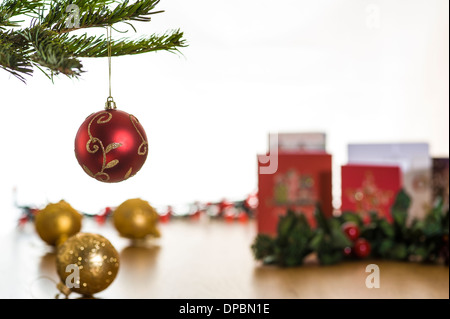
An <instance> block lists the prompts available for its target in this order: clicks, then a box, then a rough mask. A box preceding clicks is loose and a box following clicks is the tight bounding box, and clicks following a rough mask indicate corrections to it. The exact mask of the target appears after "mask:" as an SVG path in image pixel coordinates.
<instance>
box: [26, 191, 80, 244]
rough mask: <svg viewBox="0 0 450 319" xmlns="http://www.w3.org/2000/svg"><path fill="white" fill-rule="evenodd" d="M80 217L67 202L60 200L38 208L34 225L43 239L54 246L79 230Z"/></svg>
mask: <svg viewBox="0 0 450 319" xmlns="http://www.w3.org/2000/svg"><path fill="white" fill-rule="evenodd" d="M82 217H83V216H82V215H81V214H80V213H78V212H77V211H76V210H75V209H74V208H73V207H72V206H70V204H69V203H67V202H65V201H64V200H61V201H60V202H58V203H50V204H48V205H47V206H46V207H45V208H44V209H42V210H40V211H39V212H38V213H37V214H36V216H35V219H34V225H35V228H36V231H37V233H38V235H39V237H41V238H42V240H43V241H45V242H46V243H47V244H49V245H53V246H56V245H58V244H60V243H62V242H64V241H65V240H66V239H67V238H69V237H70V236H72V235H75V234H76V233H78V232H79V231H80V229H81V219H82Z"/></svg>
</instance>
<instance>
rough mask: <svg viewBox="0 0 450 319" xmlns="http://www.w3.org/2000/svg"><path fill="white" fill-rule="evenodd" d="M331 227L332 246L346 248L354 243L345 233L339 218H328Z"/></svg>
mask: <svg viewBox="0 0 450 319" xmlns="http://www.w3.org/2000/svg"><path fill="white" fill-rule="evenodd" d="M328 222H329V223H328V224H329V228H330V230H331V246H332V247H334V248H338V249H344V248H345V247H349V246H351V245H352V242H351V241H350V239H348V238H347V236H346V235H345V234H344V232H343V231H342V228H341V224H340V223H339V221H338V220H337V219H334V218H332V219H329V220H328Z"/></svg>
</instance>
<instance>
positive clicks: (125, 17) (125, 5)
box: [41, 0, 164, 33]
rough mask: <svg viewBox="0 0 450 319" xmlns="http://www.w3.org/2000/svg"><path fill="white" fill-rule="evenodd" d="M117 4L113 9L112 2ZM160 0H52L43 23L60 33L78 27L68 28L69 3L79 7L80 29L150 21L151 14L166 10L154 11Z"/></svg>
mask: <svg viewBox="0 0 450 319" xmlns="http://www.w3.org/2000/svg"><path fill="white" fill-rule="evenodd" d="M114 3H115V4H117V6H116V7H115V8H113V9H111V8H110V6H111V4H114ZM158 3H159V0H142V1H136V2H134V3H131V4H130V1H129V0H125V1H89V0H76V1H73V0H65V1H64V0H60V1H51V3H50V5H49V8H48V13H47V14H46V15H45V17H43V19H42V21H41V24H42V25H43V26H45V27H46V28H50V29H52V30H53V31H56V32H58V33H66V32H70V31H73V30H76V29H78V28H67V27H66V21H67V19H68V18H69V15H70V12H66V10H67V9H66V8H68V6H69V5H71V4H74V5H77V6H78V8H79V15H80V26H79V28H80V29H84V28H93V27H105V26H108V25H113V24H116V23H119V22H125V21H141V22H149V21H150V20H151V17H150V15H153V14H157V13H162V12H164V11H152V10H153V9H154V8H155V6H156V5H157V4H158Z"/></svg>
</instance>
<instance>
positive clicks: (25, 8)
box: [0, 0, 187, 82]
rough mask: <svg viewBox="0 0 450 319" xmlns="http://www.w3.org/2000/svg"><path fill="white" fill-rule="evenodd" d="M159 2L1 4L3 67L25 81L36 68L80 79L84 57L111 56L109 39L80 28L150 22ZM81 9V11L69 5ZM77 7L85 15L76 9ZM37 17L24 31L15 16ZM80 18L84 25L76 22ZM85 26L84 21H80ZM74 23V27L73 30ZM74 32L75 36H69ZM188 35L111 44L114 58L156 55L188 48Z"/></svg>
mask: <svg viewBox="0 0 450 319" xmlns="http://www.w3.org/2000/svg"><path fill="white" fill-rule="evenodd" d="M158 3H159V0H137V1H129V0H121V1H118V0H97V1H91V0H30V1H26V0H19V1H12V0H5V1H3V2H2V3H1V4H0V67H1V68H2V69H4V70H6V71H8V72H10V73H11V74H13V75H14V76H16V77H17V78H19V79H20V80H21V81H23V82H25V76H27V75H32V74H33V68H34V67H36V68H38V69H39V70H41V71H43V72H44V73H45V74H46V75H47V76H48V77H49V78H50V79H53V75H54V74H60V73H62V74H65V75H67V76H69V77H78V76H80V75H81V73H82V72H83V70H82V67H83V66H82V63H81V61H80V59H81V58H86V57H95V58H99V57H106V56H107V39H106V37H104V36H88V34H87V33H84V34H82V35H73V34H71V33H70V32H71V31H74V30H78V29H83V28H85V29H89V28H93V27H106V26H113V25H114V24H116V23H119V22H124V23H127V24H129V25H130V26H131V27H132V28H133V29H134V30H135V31H136V29H135V28H134V26H133V25H132V24H131V23H130V21H139V22H149V21H150V20H151V17H150V16H151V15H153V14H157V13H160V12H163V11H155V10H154V9H155V6H156V5H157V4H158ZM70 5H76V6H77V7H73V6H71V7H69V6H70ZM74 8H75V9H77V10H78V11H79V12H78V13H79V14H78V15H77V14H76V12H73V11H71V10H73V9H74ZM20 15H26V16H29V17H32V18H33V19H32V22H31V25H30V26H29V27H25V28H23V29H19V30H15V29H13V30H9V31H5V30H6V29H7V28H8V27H20V24H19V22H20V21H12V20H11V18H12V17H15V16H20ZM75 17H77V18H79V19H77V20H79V21H77V23H75V25H74V24H73V23H72V24H70V23H68V22H72V21H74V18H75ZM78 22H79V23H78ZM71 25H74V27H72V26H71ZM69 34H70V35H69ZM186 46H187V45H186V41H185V39H184V38H183V32H181V31H180V30H173V31H168V32H166V33H163V34H161V35H158V34H153V35H150V36H147V37H140V38H138V39H130V38H121V39H118V40H115V41H114V40H113V41H112V43H111V51H112V52H111V55H112V56H122V55H134V54H141V53H146V52H152V51H169V52H179V48H182V47H186Z"/></svg>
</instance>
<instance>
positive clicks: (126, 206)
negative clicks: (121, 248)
mask: <svg viewBox="0 0 450 319" xmlns="http://www.w3.org/2000/svg"><path fill="white" fill-rule="evenodd" d="M158 220H159V215H158V213H157V212H156V210H155V209H154V208H153V207H152V206H150V204H149V203H148V202H147V201H145V200H142V199H140V198H134V199H128V200H126V201H125V202H123V203H122V204H120V206H119V207H117V208H116V210H115V211H114V213H113V221H114V226H115V227H116V229H117V230H118V231H119V233H120V235H121V236H123V237H126V238H130V239H143V238H145V237H147V236H153V237H160V236H161V235H160V233H159V230H158V229H157V228H156V224H157V223H158Z"/></svg>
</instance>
